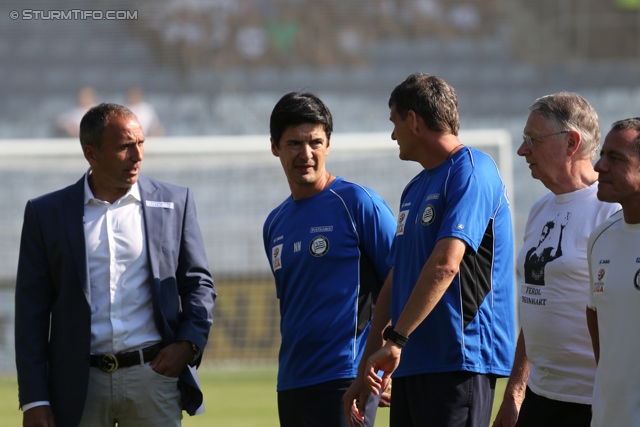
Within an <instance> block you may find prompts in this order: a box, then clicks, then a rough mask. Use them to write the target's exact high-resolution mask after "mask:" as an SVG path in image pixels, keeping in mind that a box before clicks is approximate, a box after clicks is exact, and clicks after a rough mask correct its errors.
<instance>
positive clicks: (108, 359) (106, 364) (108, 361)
mask: <svg viewBox="0 0 640 427" xmlns="http://www.w3.org/2000/svg"><path fill="white" fill-rule="evenodd" d="M98 367H99V368H100V370H101V371H103V372H107V373H111V372H113V371H115V370H116V369H118V359H117V358H116V356H114V355H113V354H105V355H103V356H102V357H100V360H99V361H98Z"/></svg>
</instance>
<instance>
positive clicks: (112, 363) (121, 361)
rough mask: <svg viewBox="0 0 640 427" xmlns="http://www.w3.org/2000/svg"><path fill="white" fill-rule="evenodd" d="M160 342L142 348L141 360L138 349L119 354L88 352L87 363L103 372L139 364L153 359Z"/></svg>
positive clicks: (160, 347)
mask: <svg viewBox="0 0 640 427" xmlns="http://www.w3.org/2000/svg"><path fill="white" fill-rule="evenodd" d="M161 349H162V344H154V345H152V346H150V347H147V348H143V349H142V360H140V352H139V351H137V350H136V351H129V352H127V353H120V354H90V355H89V365H90V366H91V367H92V368H100V370H102V371H104V372H113V371H115V370H116V369H118V368H127V367H129V366H134V365H141V364H144V363H147V362H150V361H151V360H153V359H154V358H155V357H156V356H157V355H158V353H159V352H160V350H161Z"/></svg>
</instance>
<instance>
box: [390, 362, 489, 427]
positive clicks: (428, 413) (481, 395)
mask: <svg viewBox="0 0 640 427" xmlns="http://www.w3.org/2000/svg"><path fill="white" fill-rule="evenodd" d="M495 388H496V377H495V376H494V375H482V374H477V373H474V372H444V373H431V374H421V375H411V376H408V377H401V378H394V379H393V383H392V390H391V415H390V417H391V418H390V423H389V425H390V427H487V426H488V425H489V422H490V421H491V409H492V406H493V396H494V394H495Z"/></svg>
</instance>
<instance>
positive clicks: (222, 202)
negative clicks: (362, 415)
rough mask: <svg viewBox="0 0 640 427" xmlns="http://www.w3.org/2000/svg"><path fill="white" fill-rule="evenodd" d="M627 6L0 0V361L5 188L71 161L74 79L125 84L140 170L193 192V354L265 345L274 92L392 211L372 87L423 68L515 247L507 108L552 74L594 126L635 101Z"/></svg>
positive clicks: (635, 107) (53, 182) (3, 364)
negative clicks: (302, 114) (142, 123)
mask: <svg viewBox="0 0 640 427" xmlns="http://www.w3.org/2000/svg"><path fill="white" fill-rule="evenodd" d="M639 9H640V0H538V1H525V0H351V1H344V0H343V1H339V0H164V1H161V0H158V1H152V0H133V1H124V0H110V1H101V0H96V1H93V2H90V3H88V2H85V1H80V0H59V1H56V2H55V3H54V2H50V1H43V0H39V1H28V0H27V1H17V0H5V1H3V2H2V3H1V4H0V183H2V185H0V198H1V199H2V201H3V203H2V204H1V205H0V370H12V369H13V324H12V316H13V288H14V286H15V269H16V263H17V249H18V245H19V232H20V227H21V224H22V211H23V208H24V203H25V202H26V200H27V199H28V198H31V197H35V196H38V195H40V194H43V193H44V192H47V191H51V190H54V189H56V188H60V187H62V186H65V185H68V184H70V183H72V182H75V180H77V179H78V178H80V176H81V175H82V173H83V172H84V171H85V169H86V163H85V161H84V159H83V158H82V154H81V151H80V147H79V144H78V142H77V138H73V137H70V136H69V135H68V134H66V133H65V131H64V129H63V126H62V121H63V119H64V118H65V117H66V118H68V117H70V116H71V115H72V114H70V113H69V112H73V111H74V108H78V105H77V98H78V95H79V93H81V90H82V89H83V88H91V90H85V91H83V92H82V93H84V94H85V96H88V97H91V96H92V97H93V98H92V99H91V100H90V101H89V102H95V103H98V102H103V101H110V102H118V103H127V102H129V101H128V99H127V92H128V91H129V90H130V89H131V88H133V87H136V88H139V89H141V90H142V91H143V93H144V99H145V101H146V102H147V103H148V104H150V105H152V106H153V107H154V108H155V111H156V112H157V117H158V119H159V121H158V122H159V123H161V124H162V126H161V127H160V126H156V127H155V130H153V129H152V130H150V131H149V133H150V134H153V133H155V134H157V136H151V137H149V142H150V143H149V144H148V145H147V157H146V159H145V165H144V173H146V174H147V175H149V176H152V177H155V178H158V179H164V180H168V181H171V182H174V183H177V184H182V185H188V186H190V187H192V188H193V190H194V193H195V196H196V202H197V206H198V214H199V218H200V224H201V226H202V229H203V234H204V238H205V242H206V244H207V254H208V257H209V260H210V263H211V267H212V270H213V273H214V277H215V279H216V286H217V288H218V291H219V294H220V298H219V301H218V304H217V306H216V309H215V310H216V312H215V316H216V323H215V324H214V327H213V329H212V334H211V339H210V345H209V348H208V349H207V353H206V357H207V361H209V362H211V363H223V362H230V361H233V362H238V361H239V362H242V363H261V362H265V361H266V362H269V363H272V362H273V361H274V360H275V358H276V357H277V348H278V344H279V331H278V308H277V300H276V299H275V296H274V290H273V284H272V282H271V278H270V276H269V270H268V263H267V260H266V257H265V255H264V253H263V252H264V251H263V249H262V236H261V227H262V221H263V220H264V218H265V217H266V215H267V214H268V212H269V211H270V209H271V208H273V207H274V206H275V204H276V203H278V202H279V201H281V200H282V199H284V198H285V197H286V196H287V195H288V188H287V185H286V181H285V178H284V175H283V174H282V172H281V169H280V164H279V162H278V161H277V160H276V159H274V158H273V157H271V155H270V153H269V150H268V118H269V114H270V112H271V109H272V107H273V105H274V104H275V102H276V101H277V100H278V99H279V98H280V96H281V95H282V94H284V93H285V92H289V91H291V90H297V89H305V90H309V91H313V92H315V93H316V94H318V95H319V96H320V97H322V98H323V99H324V100H325V102H326V103H327V104H328V106H329V108H330V109H331V111H332V113H333V115H334V129H335V132H336V136H335V138H334V142H335V144H334V151H332V154H331V156H332V157H331V159H330V163H329V168H330V170H331V171H332V172H334V173H340V174H341V175H343V176H345V177H347V178H349V179H353V180H358V181H360V182H362V183H365V184H368V185H370V186H371V187H372V188H374V189H375V190H376V191H378V192H380V193H381V194H382V195H383V196H384V197H385V198H386V199H387V201H388V202H389V204H390V206H391V207H392V208H393V209H394V211H395V212H397V199H398V197H399V193H400V191H401V190H402V188H403V185H404V184H405V183H406V182H407V181H408V179H409V177H411V176H412V175H413V174H414V173H415V172H416V171H417V169H416V167H415V165H411V164H406V163H402V162H401V161H399V160H398V159H397V149H396V148H395V144H394V143H393V142H392V141H390V140H389V138H388V136H389V132H390V131H391V125H390V123H389V121H388V108H387V99H388V96H389V93H390V91H391V90H392V89H393V87H394V86H395V85H396V84H398V83H399V82H400V81H402V80H403V79H404V78H405V77H406V76H407V75H408V74H410V73H412V72H415V71H422V72H428V73H431V74H436V75H439V76H441V77H443V78H444V79H445V80H447V81H448V82H449V83H451V84H452V85H453V86H454V87H455V88H456V89H457V91H458V96H459V104H460V115H461V124H462V131H463V133H462V135H461V136H462V138H463V142H466V143H468V144H470V145H475V144H476V143H480V144H481V145H482V144H483V143H482V141H483V140H484V138H485V136H486V135H490V139H495V143H494V144H493V145H491V146H488V147H487V151H489V152H490V154H492V155H493V156H494V157H495V158H496V160H497V161H498V162H499V164H500V167H501V169H502V173H503V175H505V176H506V177H512V179H509V181H510V186H511V188H510V190H511V199H512V203H513V211H514V218H515V224H514V226H515V231H516V246H517V247H516V250H519V246H520V240H521V237H522V229H523V228H524V223H525V221H526V215H527V212H528V210H529V207H530V206H531V203H532V202H533V201H534V200H535V199H536V198H537V197H539V196H540V195H541V194H542V193H543V192H544V188H543V187H542V186H541V185H540V184H539V183H537V182H534V181H533V180H532V179H531V178H530V176H529V171H528V169H527V168H526V167H525V164H524V162H523V160H522V159H519V158H517V156H516V154H515V150H516V148H517V146H518V145H519V143H520V138H521V137H520V135H521V132H522V128H523V126H524V123H525V121H526V117H527V107H528V106H529V105H530V104H531V103H532V102H533V101H534V100H535V98H537V97H539V96H542V95H545V94H549V93H553V92H557V91H559V90H570V91H576V92H579V93H581V94H582V95H583V96H584V97H585V98H586V99H587V100H589V101H590V102H591V103H592V104H593V105H594V106H595V108H596V110H597V111H598V113H599V115H600V124H601V127H602V131H603V133H606V131H607V129H608V127H609V126H610V124H611V123H612V122H613V121H614V120H617V119H620V118H626V117H631V116H638V115H639V114H638V111H639V110H640V11H639ZM110 18H115V19H110ZM87 93H88V94H89V95H87ZM65 113H66V115H65ZM478 130H486V131H485V133H482V132H480V133H478ZM487 132H488V133H487ZM382 137H384V140H385V141H386V144H388V146H385V145H384V143H383V142H379V141H382V139H381V138H382ZM465 138H466V139H465ZM503 141H506V144H507V151H506V152H505V151H501V149H502V148H501V147H504V146H505V145H504V143H503ZM356 146H357V147H356ZM505 153H506V154H505Z"/></svg>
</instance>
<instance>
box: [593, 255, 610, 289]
mask: <svg viewBox="0 0 640 427" xmlns="http://www.w3.org/2000/svg"><path fill="white" fill-rule="evenodd" d="M606 264H608V260H605V262H603V261H600V267H598V271H596V274H595V276H594V279H595V280H594V281H593V293H594V294H604V286H605V283H606V281H607V270H608V269H609V267H603V266H602V265H606Z"/></svg>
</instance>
